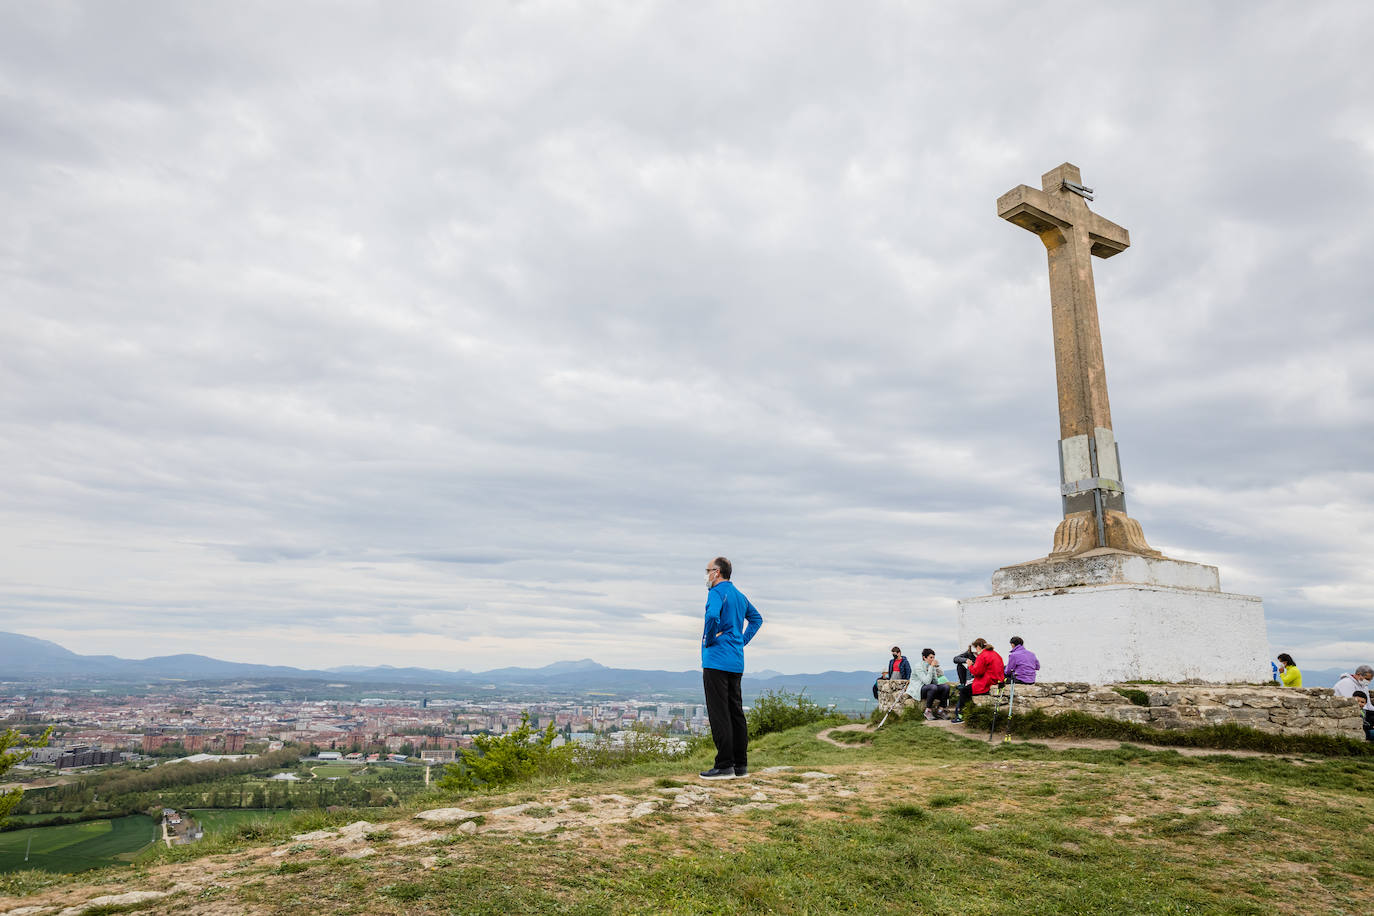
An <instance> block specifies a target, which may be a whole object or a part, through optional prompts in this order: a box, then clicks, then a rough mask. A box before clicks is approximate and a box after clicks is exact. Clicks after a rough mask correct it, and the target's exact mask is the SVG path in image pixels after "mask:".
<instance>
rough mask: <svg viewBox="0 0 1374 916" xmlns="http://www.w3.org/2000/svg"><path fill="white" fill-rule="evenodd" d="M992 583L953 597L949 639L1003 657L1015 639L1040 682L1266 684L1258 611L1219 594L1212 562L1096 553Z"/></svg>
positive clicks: (1250, 602) (1026, 566)
mask: <svg viewBox="0 0 1374 916" xmlns="http://www.w3.org/2000/svg"><path fill="white" fill-rule="evenodd" d="M992 581H993V588H994V594H991V595H986V596H983V597H979V598H966V599H964V600H962V601H960V602H959V644H960V646H961V647H962V646H965V645H967V644H968V643H969V642H971V641H972V640H973V639H975V638H977V637H980V636H981V637H982V638H984V639H986V640H987V641H988V642H990V643H991V644H992V646H993V648H995V649H996V650H997V651H998V653H999V654H1000V655H1002V657H1003V658H1004V659H1005V658H1006V654H1007V650H1008V648H1009V645H1008V641H1009V640H1010V639H1011V637H1012V636H1020V637H1021V638H1022V639H1024V640H1025V641H1026V648H1028V649H1030V650H1031V651H1033V652H1034V653H1035V654H1036V655H1037V656H1038V657H1039V659H1040V675H1039V677H1040V680H1043V681H1086V682H1088V683H1092V684H1106V683H1111V682H1113V681H1127V680H1152V681H1168V682H1177V681H1182V680H1188V679H1196V680H1201V681H1207V682H1214V683H1244V682H1259V681H1267V680H1269V677H1270V668H1269V635H1268V631H1267V629H1266V627H1265V624H1264V607H1263V605H1262V603H1261V602H1260V599H1259V598H1257V597H1254V596H1251V595H1233V594H1228V593H1226V592H1223V591H1221V588H1220V584H1219V578H1218V576H1217V570H1216V567H1214V566H1203V565H1201V564H1197V563H1184V562H1181V561H1179V560H1170V559H1167V558H1150V557H1141V556H1137V555H1135V554H1127V553H1123V552H1121V551H1115V550H1105V549H1104V550H1095V551H1090V552H1089V553H1086V554H1083V555H1081V556H1078V557H1073V558H1071V559H1068V560H1058V561H1050V560H1037V561H1034V562H1032V563H1023V564H1020V565H1019V566H1009V567H1005V568H1004V569H1000V570H998V571H997V572H996V573H994V574H993V577H992Z"/></svg>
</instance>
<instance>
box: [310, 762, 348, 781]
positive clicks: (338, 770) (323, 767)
mask: <svg viewBox="0 0 1374 916" xmlns="http://www.w3.org/2000/svg"><path fill="white" fill-rule="evenodd" d="M359 768H360V767H359V765H358V764H356V763H323V764H320V765H319V766H312V767H311V768H310V772H312V773H314V774H315V776H316V778H318V779H328V778H329V777H331V776H352V775H353V774H354V773H356V772H358V770H359Z"/></svg>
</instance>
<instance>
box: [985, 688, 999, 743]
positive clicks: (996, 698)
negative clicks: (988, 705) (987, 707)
mask: <svg viewBox="0 0 1374 916" xmlns="http://www.w3.org/2000/svg"><path fill="white" fill-rule="evenodd" d="M997 686H998V688H999V689H998V691H997V695H996V696H994V697H993V698H992V728H989V729H988V744H991V743H992V736H993V733H995V732H996V731H997V707H998V706H1001V705H1002V691H1001V689H1000V688H1001V686H1002V685H1001V684H998V685H997Z"/></svg>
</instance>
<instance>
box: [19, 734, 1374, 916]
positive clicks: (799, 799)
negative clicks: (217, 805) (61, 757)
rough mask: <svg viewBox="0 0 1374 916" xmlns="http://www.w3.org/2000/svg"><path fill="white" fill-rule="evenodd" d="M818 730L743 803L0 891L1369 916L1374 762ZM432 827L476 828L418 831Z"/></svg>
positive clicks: (639, 802) (229, 899)
mask: <svg viewBox="0 0 1374 916" xmlns="http://www.w3.org/2000/svg"><path fill="white" fill-rule="evenodd" d="M820 727H821V726H817V725H814V724H812V725H809V726H802V727H798V728H794V729H791V730H789V731H785V732H781V733H776V734H770V735H767V736H765V737H763V738H761V739H759V740H757V741H756V742H754V743H753V745H752V747H751V768H752V769H753V771H754V773H755V775H754V776H752V777H751V778H749V779H741V780H730V781H721V782H711V783H706V782H702V781H701V780H698V779H696V778H695V771H696V770H697V769H701V768H703V767H704V766H706V765H707V764H708V762H709V761H708V757H707V755H706V754H705V753H704V752H702V753H699V754H698V755H697V756H696V757H695V758H694V759H692V760H689V761H686V762H682V761H678V762H671V763H670V762H658V763H649V764H640V765H637V766H634V767H627V768H622V769H614V770H603V771H599V772H594V773H575V774H573V775H572V776H571V777H569V776H566V775H565V776H562V777H558V778H548V779H544V780H536V781H533V782H529V783H524V784H521V785H519V786H516V787H514V788H513V789H510V788H508V789H506V790H503V791H501V792H499V793H482V794H475V795H474V794H467V795H461V796H459V795H441V794H438V793H435V794H431V795H428V796H425V797H424V798H423V799H422V800H421V803H419V804H415V805H412V806H410V808H409V809H407V810H402V811H397V812H396V815H397V819H396V820H393V821H389V822H386V823H371V824H355V825H354V826H352V827H346V826H345V825H347V824H348V823H349V822H350V821H357V820H358V816H356V815H350V814H348V813H346V812H341V813H337V814H333V815H326V814H324V813H315V814H305V815H300V816H299V817H297V818H296V819H295V820H294V821H292V822H290V823H288V824H277V825H269V824H260V825H255V824H249V825H245V826H244V827H242V828H240V829H239V831H238V832H237V833H235V834H233V835H230V836H227V837H225V838H222V839H219V840H215V841H212V842H210V843H208V844H206V845H202V846H200V847H188V848H185V849H176V850H163V851H160V852H159V854H158V855H159V858H160V861H155V862H152V863H148V864H141V865H139V866H137V867H136V868H134V869H128V868H125V869H122V870H117V869H109V870H104V871H99V872H92V873H88V874H85V875H78V876H73V877H61V876H54V875H49V874H44V873H36V872H19V873H14V874H10V875H6V876H0V894H3V895H5V896H0V913H5V912H7V911H10V910H13V909H17V908H19V907H39V909H36V910H29V911H25V912H28V913H31V914H33V916H48V914H49V913H53V914H55V913H57V912H59V911H60V910H62V909H63V908H65V907H73V906H87V907H90V908H89V909H88V910H87V912H89V913H91V914H100V913H116V912H137V913H148V914H173V913H176V914H186V913H192V914H195V913H200V914H217V916H218V914H235V913H245V914H247V913H252V914H276V913H283V914H286V913H291V914H294V913H301V914H305V913H312V914H313V913H341V914H342V913H359V914H361V913H366V914H370V916H386V914H397V916H399V914H431V913H432V914H440V913H442V914H449V913H476V914H481V913H493V914H496V913H499V914H503V916H505V914H517V913H520V914H523V913H580V914H600V913H652V914H688V913H722V914H734V913H788V914H823V913H874V914H879V913H882V914H891V913H941V914H946V913H960V914H992V913H1009V914H1010V913H1015V914H1029V913H1035V914H1049V913H1083V914H1094V916H1098V914H1108V913H1123V914H1125V913H1129V914H1148V913H1254V914H1260V913H1264V914H1269V913H1276V912H1277V913H1302V914H1315V913H1360V914H1364V913H1369V912H1371V911H1374V879H1372V877H1371V876H1372V875H1374V832H1371V823H1374V767H1372V766H1371V762H1370V761H1369V759H1367V758H1366V759H1349V758H1345V759H1342V758H1329V757H1300V756H1293V757H1273V756H1259V755H1254V756H1228V755H1222V754H1210V755H1199V756H1184V755H1181V754H1180V753H1178V752H1176V751H1171V750H1144V749H1141V748H1137V747H1130V746H1114V747H1106V748H1103V749H1083V748H1077V749H1055V748H1051V747H1047V746H1044V745H1035V744H1031V743H1021V742H1019V741H1018V742H1016V743H1010V744H1004V745H1002V746H999V747H989V746H987V745H986V744H985V743H982V742H978V741H976V740H971V739H970V738H969V737H964V735H965V734H967V733H965V732H963V730H962V729H946V728H937V727H931V726H927V725H924V724H922V723H921V722H919V721H903V722H900V723H898V724H896V725H891V726H888V727H886V728H884V729H883V730H882V731H881V732H879V733H878V734H877V735H876V736H874V737H873V738H872V740H871V742H870V743H854V744H851V745H848V746H836V745H833V744H830V743H826V742H822V741H820V740H818V739H817V737H816V732H817V731H818V729H819V728H820ZM983 735H984V737H985V736H986V732H984V733H983ZM840 737H847V738H851V739H855V738H859V739H860V741H862V740H863V739H862V738H861V736H854V735H845V734H843V733H841V735H840ZM773 767H790V769H776V770H772V771H769V772H764V771H765V770H766V769H768V768H773ZM443 807H448V808H455V807H456V808H462V809H466V813H464V812H462V811H459V812H454V811H450V812H448V813H447V814H446V815H445V816H444V817H446V820H441V821H426V820H421V819H417V818H415V817H414V816H413V815H414V814H415V813H416V812H419V811H424V810H428V809H434V808H443ZM370 816H374V817H375V816H376V815H370ZM339 828H343V829H342V830H340V829H339ZM311 831H314V832H313V833H310V834H309V835H308V836H303V837H299V838H293V835H300V834H306V833H308V832H311ZM131 892H144V894H145V895H146V896H145V897H144V899H139V896H140V895H139V894H132V895H130V894H131ZM115 895H130V896H115Z"/></svg>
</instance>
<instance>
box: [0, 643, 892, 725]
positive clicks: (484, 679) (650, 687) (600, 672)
mask: <svg viewBox="0 0 1374 916" xmlns="http://www.w3.org/2000/svg"><path fill="white" fill-rule="evenodd" d="M0 658H3V659H4V660H5V665H4V668H3V670H0V680H6V681H12V682H21V683H38V684H42V683H53V684H60V685H61V686H71V685H72V684H82V683H85V684H108V683H121V682H122V683H128V682H130V681H137V682H140V683H142V682H148V681H153V682H156V681H159V680H177V681H186V680H194V681H229V680H244V679H262V678H270V679H272V680H274V681H277V682H290V681H302V682H304V681H309V682H314V683H323V682H339V681H343V682H347V683H348V684H350V685H359V686H366V685H373V686H381V685H403V686H411V687H415V688H429V689H436V688H468V689H472V688H480V687H485V686H489V685H492V684H501V685H506V686H528V687H537V688H544V689H558V690H561V691H614V692H618V693H622V694H624V693H637V694H643V695H646V696H649V695H653V694H655V693H666V692H672V691H695V692H698V693H699V692H700V690H701V670H700V669H695V668H694V669H691V670H688V671H661V670H644V669H636V668H609V667H606V666H605V665H602V664H599V663H597V662H596V661H593V660H592V659H589V658H584V659H580V660H577V661H556V662H552V663H551V664H548V665H544V666H542V667H538V668H520V667H505V668H494V669H491V670H488V671H468V670H465V669H463V670H457V671H441V670H438V669H433V668H397V667H393V666H390V665H377V666H371V667H364V666H357V665H350V666H343V667H338V668H330V669H328V670H317V669H310V668H292V667H290V666H286V665H254V664H245V663H242V662H227V661H222V660H219V659H215V658H210V657H208V656H204V655H163V656H154V657H152V658H144V659H126V658H117V657H115V656H113V655H78V654H76V653H75V652H71V651H69V650H67V649H65V648H63V647H62V646H59V645H58V644H57V643H54V642H49V641H47V640H43V639H36V638H34V637H32V636H25V635H22V634H20V633H0ZM744 681H745V690H746V692H747V693H749V694H751V695H756V694H757V693H758V692H760V691H763V690H776V689H779V688H786V689H788V690H793V691H796V690H800V689H802V688H803V687H805V688H807V691H808V695H809V696H811V697H813V698H816V699H817V700H818V701H820V702H832V701H840V700H848V701H850V703H849V705H851V706H855V707H856V708H857V703H856V702H854V701H856V700H861V699H862V698H863V697H864V696H866V695H867V692H868V689H869V685H870V684H871V683H872V681H873V672H871V671H822V672H819V673H816V674H778V673H777V672H773V671H767V672H760V673H758V674H746V675H745V678H744Z"/></svg>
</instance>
